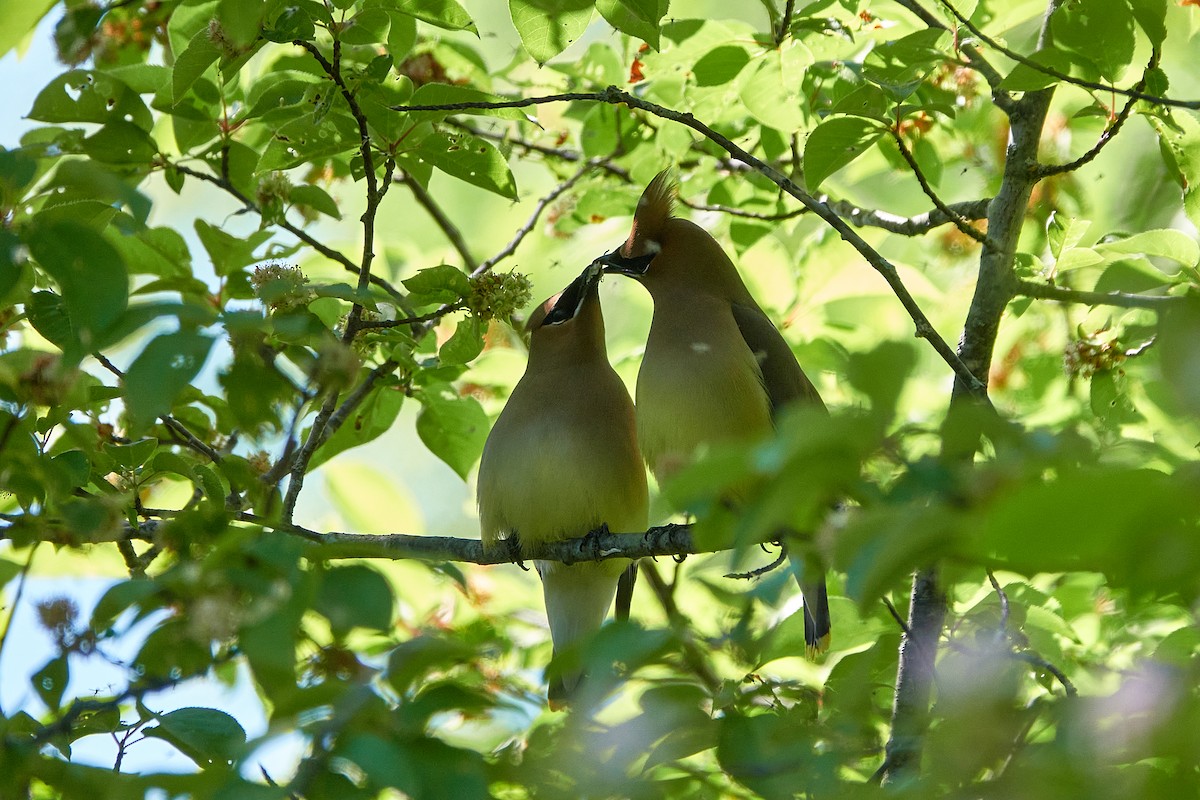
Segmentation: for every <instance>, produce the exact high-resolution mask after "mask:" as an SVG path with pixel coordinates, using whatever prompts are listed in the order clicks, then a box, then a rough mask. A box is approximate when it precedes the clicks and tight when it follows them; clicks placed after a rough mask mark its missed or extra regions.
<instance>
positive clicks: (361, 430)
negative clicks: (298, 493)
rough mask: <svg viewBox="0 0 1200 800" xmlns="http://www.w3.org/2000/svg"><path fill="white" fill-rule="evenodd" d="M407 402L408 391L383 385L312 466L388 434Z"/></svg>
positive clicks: (319, 450)
mask: <svg viewBox="0 0 1200 800" xmlns="http://www.w3.org/2000/svg"><path fill="white" fill-rule="evenodd" d="M403 403H404V392H402V391H399V390H397V389H394V388H391V387H387V386H384V387H380V388H378V389H376V390H374V391H373V392H371V394H369V395H368V396H367V399H366V400H364V401H363V402H362V404H360V405H359V407H358V408H357V409H356V410H355V411H354V413H353V414H352V415H351V417H350V419H348V420H346V423H345V424H344V425H342V426H341V427H340V428H338V429H337V431H335V432H334V434H333V435H332V436H330V437H329V438H328V439H326V440H325V441H324V442H322V443H321V446H320V447H318V448H317V452H316V453H314V454H313V458H312V461H310V462H309V469H310V470H311V469H316V468H317V467H319V466H320V465H322V464H324V463H325V462H326V461H328V460H329V459H331V458H333V457H334V456H336V455H337V454H338V453H342V452H345V451H346V450H349V449H351V448H352V447H358V446H359V445H361V444H366V443H367V442H369V441H372V440H374V439H377V438H379V437H380V436H381V435H383V434H384V433H386V432H387V431H388V430H389V429H390V428H391V427H392V423H394V422H395V421H396V417H397V416H398V415H399V414H400V407H401V405H403Z"/></svg>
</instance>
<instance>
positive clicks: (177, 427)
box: [92, 352, 222, 464]
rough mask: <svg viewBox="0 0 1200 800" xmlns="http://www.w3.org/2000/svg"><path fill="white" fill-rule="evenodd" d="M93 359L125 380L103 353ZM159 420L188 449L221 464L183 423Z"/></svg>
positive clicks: (214, 452)
mask: <svg viewBox="0 0 1200 800" xmlns="http://www.w3.org/2000/svg"><path fill="white" fill-rule="evenodd" d="M92 358H94V359H96V361H98V362H99V363H100V366H102V367H104V368H105V369H106V370H108V371H109V372H111V373H112V374H113V375H115V376H117V378H118V379H120V380H125V373H124V372H122V371H121V370H120V369H119V368H118V367H117V365H116V364H114V363H112V362H111V361H109V360H108V358H107V357H106V356H105V355H104V354H103V353H99V352H96V353H92ZM159 419H160V420H161V421H162V424H163V425H166V426H167V427H168V428H170V429H171V430H172V431H174V432H175V433H176V434H177V435H178V436H179V437H180V438H182V439H183V444H186V445H187V446H188V447H190V448H192V449H193V450H195V451H196V452H197V453H200V454H201V455H203V456H205V457H206V458H208V460H209V461H212V462H213V463H214V464H220V463H221V461H222V458H221V454H220V453H218V452H217V451H216V450H215V449H213V448H212V447H210V446H209V445H208V444H206V443H205V442H202V441H200V439H199V438H198V437H197V436H196V435H195V434H194V433H192V432H191V431H190V430H188V429H187V427H185V426H184V424H183V423H182V422H180V421H179V420H177V419H175V418H174V417H172V416H171V415H170V414H163V415H162V416H160V417H159Z"/></svg>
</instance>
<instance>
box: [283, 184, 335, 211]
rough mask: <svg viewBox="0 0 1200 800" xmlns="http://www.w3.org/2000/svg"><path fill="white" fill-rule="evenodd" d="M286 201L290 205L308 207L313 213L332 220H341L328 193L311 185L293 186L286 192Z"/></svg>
mask: <svg viewBox="0 0 1200 800" xmlns="http://www.w3.org/2000/svg"><path fill="white" fill-rule="evenodd" d="M288 201H289V202H291V203H292V205H300V206H308V207H309V208H311V209H312V210H313V211H318V212H320V213H322V214H324V215H326V216H329V217H333V218H334V219H341V218H342V212H341V210H340V209H339V208H338V207H337V203H336V202H334V200H333V198H332V197H330V196H329V193H328V192H326V191H325V190H324V189H322V188H321V187H320V186H314V185H312V184H311V183H302V184H300V185H299V186H293V187H292V188H291V191H289V192H288Z"/></svg>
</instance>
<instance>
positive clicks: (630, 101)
mask: <svg viewBox="0 0 1200 800" xmlns="http://www.w3.org/2000/svg"><path fill="white" fill-rule="evenodd" d="M575 100H584V101H592V102H600V103H609V104H612V105H627V106H629V107H630V108H636V109H639V110H642V111H646V112H648V113H650V114H653V115H654V116H656V117H660V118H662V119H667V120H671V121H672V122H677V123H679V124H681V125H684V126H686V127H688V128H691V129H692V130H694V131H697V132H698V133H700V134H701V135H703V136H704V137H706V138H707V139H709V140H710V141H712V142H714V143H715V144H717V145H718V146H720V147H721V148H722V149H724V150H725V152H727V153H729V154H730V155H731V156H733V157H734V158H736V159H737V160H739V161H741V162H743V163H744V164H746V165H748V166H750V167H752V168H754V169H755V170H757V171H758V172H760V173H761V174H762V175H764V176H766V177H767V178H769V179H770V180H771V181H772V182H773V183H774V184H775V185H776V186H778V187H779V188H781V189H783V191H785V192H787V193H788V194H790V195H791V196H792V197H794V198H796V199H797V200H799V201H800V202H801V203H802V204H803V205H804V206H805V207H806V208H807V209H808V210H809V211H811V212H813V213H814V214H816V215H817V216H819V217H820V218H821V219H823V220H825V222H826V223H827V224H828V225H829V226H830V227H832V228H833V229H834V230H835V231H837V232H838V233H839V234H840V235H841V237H842V239H844V240H845V241H846V242H848V243H849V244H850V245H851V246H852V247H854V249H855V250H857V251H858V252H859V253H860V254H861V255H862V256H863V258H865V259H866V261H867V263H869V264H870V265H871V266H872V267H873V268H874V269H875V270H876V271H877V272H879V274H880V275H882V276H883V278H884V280H886V281H887V283H888V285H889V286H890V287H891V288H892V291H893V292H894V293H895V295H896V296H897V298H899V300H900V303H901V304H902V305H903V306H904V308H905V310H906V311H908V313H909V316H910V317H912V320H913V323H914V325H915V327H916V335H917V336H919V337H921V338H923V339H925V340H926V341H928V342H929V343H930V344H931V345H932V346H933V348H934V350H936V351H937V353H938V355H940V356H941V357H942V359H943V360H944V361H945V362H946V363H947V364H948V365H949V366H950V368H951V369H953V370H954V373H955V375H956V376H958V379H959V381H961V382H962V383H963V384H964V385H966V386H969V387H971V390H972V392H973V393H975V395H976V396H977V397H982V396H983V395H984V394H985V393H984V391H983V389H984V384H983V383H982V382H981V381H979V380H978V379H977V378H976V377H975V375H974V373H972V372H971V370H970V369H968V368H967V366H966V364H964V363H963V362H962V361H961V360H960V359H959V357H958V355H957V354H956V353H955V352H954V351H953V350H952V349H951V348H950V346H949V345H948V344H946V341H945V340H944V339H942V337H941V336H940V335H939V334H938V332H937V330H936V329H935V328H934V327H933V324H932V323H931V322H930V321H929V318H928V317H927V316H926V315H925V312H924V311H922V310H921V307H920V306H919V305H918V304H917V302H916V301H915V300H914V299H913V297H912V295H911V294H909V292H908V289H907V288H905V286H904V283H903V281H901V280H900V276H899V273H898V272H897V271H896V268H895V266H894V265H893V264H892V263H891V262H889V261H888V260H887V259H885V258H884V257H883V256H882V255H880V254H879V253H878V252H877V251H876V250H875V249H874V248H872V247H871V246H870V245H869V244H867V242H866V241H865V240H864V239H863V238H862V237H861V236H859V235H858V233H856V232H855V231H854V230H853V229H852V228H851V227H850V226H849V225H848V224H847V223H846V222H845V221H844V220H842V218H841V217H839V216H838V215H837V214H835V213H834V212H833V211H832V210H831V209H830V208H828V207H827V206H825V205H824V204H823V203H821V202H820V201H818V200H817V199H816V198H815V197H813V196H812V195H810V194H809V193H808V192H806V191H804V190H803V189H801V188H800V187H799V186H797V185H796V184H795V183H793V182H792V181H791V180H790V179H789V178H787V177H786V176H785V175H783V174H782V173H781V172H779V171H778V170H776V169H775V168H774V167H772V166H771V165H769V164H767V163H765V162H763V161H762V160H760V159H758V158H756V157H754V156H752V155H750V153H748V152H746V151H745V150H743V149H742V148H741V147H739V146H738V145H736V144H734V143H733V142H732V141H731V140H730V139H729V138H727V137H725V136H723V135H721V134H720V133H717V132H716V131H714V130H713V129H712V128H710V127H708V126H707V125H705V124H704V123H703V122H701V121H699V120H698V119H696V118H695V117H694V116H692V115H691V114H685V113H681V112H679V111H674V110H672V109H669V108H665V107H664V106H660V105H658V104H656V103H651V102H649V101H646V100H643V99H641V98H639V97H634V96H633V95H631V94H629V93H628V92H625V91H623V90H621V89H619V88H618V87H616V86H609V87H608V88H607V89H605V90H604V91H603V92H565V93H562V94H554V95H545V96H542V97H525V98H521V99H518V100H507V101H498V102H482V101H476V102H465V103H445V104H439V105H409V106H392V107H391V108H392V110H393V111H466V110H470V109H481V108H482V109H497V108H527V107H529V106H536V105H544V104H546V103H561V102H566V101H575Z"/></svg>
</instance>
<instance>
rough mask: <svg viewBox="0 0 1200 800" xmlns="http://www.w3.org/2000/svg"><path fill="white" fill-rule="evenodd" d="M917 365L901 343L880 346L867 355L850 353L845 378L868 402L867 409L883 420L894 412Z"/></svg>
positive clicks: (915, 360)
mask: <svg viewBox="0 0 1200 800" xmlns="http://www.w3.org/2000/svg"><path fill="white" fill-rule="evenodd" d="M916 363H917V354H916V353H915V352H914V351H913V348H912V347H911V346H909V345H908V344H907V343H903V342H884V343H882V344H880V345H879V346H878V347H876V348H875V349H874V350H871V351H870V352H867V353H852V354H851V355H850V358H849V360H848V363H847V364H846V377H847V378H848V379H849V381H850V383H851V384H852V385H853V386H854V388H856V389H858V390H859V391H861V392H862V393H863V394H865V395H867V396H868V397H869V398H871V409H872V411H874V412H875V413H876V414H878V415H880V416H881V417H882V418H883V419H885V420H890V419H891V418H892V414H893V413H894V412H895V409H896V403H897V402H898V401H899V399H900V392H901V390H903V388H904V384H905V382H906V381H907V380H908V376H909V373H910V372H911V371H912V369H913V367H914V366H916Z"/></svg>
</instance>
